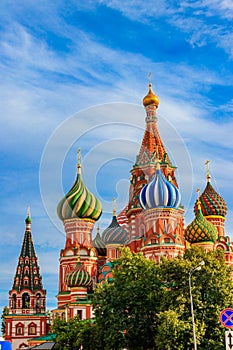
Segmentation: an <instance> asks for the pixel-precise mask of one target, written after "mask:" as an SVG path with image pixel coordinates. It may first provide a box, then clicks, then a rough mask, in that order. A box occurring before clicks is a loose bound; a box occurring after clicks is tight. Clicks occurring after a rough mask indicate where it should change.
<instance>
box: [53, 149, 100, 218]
mask: <svg viewBox="0 0 233 350" xmlns="http://www.w3.org/2000/svg"><path fill="white" fill-rule="evenodd" d="M79 157H80V155H79ZM57 214H58V216H59V218H60V219H61V220H67V219H73V218H79V219H90V220H94V221H96V220H98V219H99V217H100V215H101V214H102V205H101V202H100V201H99V200H98V199H97V198H96V197H95V196H94V195H93V194H92V193H91V192H90V191H89V190H88V189H87V187H86V186H85V184H84V183H83V180H82V175H81V165H80V162H78V174H77V178H76V181H75V183H74V185H73V186H72V188H71V189H70V190H69V192H68V193H67V194H66V195H65V197H64V198H62V200H61V201H60V202H59V204H58V206H57Z"/></svg>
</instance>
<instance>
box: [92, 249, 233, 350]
mask: <svg viewBox="0 0 233 350" xmlns="http://www.w3.org/2000/svg"><path fill="white" fill-rule="evenodd" d="M201 261H204V262H205V265H204V266H203V267H202V269H201V270H200V271H195V272H193V274H192V278H191V281H192V296H193V305H194V313H195V324H196V335H197V343H198V349H200V350H208V349H215V350H218V349H219V350H220V349H224V327H223V326H222V325H221V324H220V321H219V315H220V312H221V310H223V309H224V308H226V307H232V305H233V283H232V275H231V273H232V272H231V269H230V268H229V267H227V266H226V264H225V259H224V254H223V252H222V251H220V250H217V251H212V252H209V253H205V252H204V251H203V249H201V248H199V247H195V248H191V249H188V250H187V251H186V253H185V255H184V256H183V257H177V258H175V259H164V260H163V261H162V263H161V264H159V265H158V264H156V263H155V262H153V261H149V260H147V259H146V258H144V257H143V255H142V254H141V253H139V254H132V253H131V252H130V251H129V249H127V248H124V249H123V250H122V252H121V257H120V258H119V259H118V260H117V262H116V267H115V269H114V271H113V274H114V280H113V282H112V283H106V284H104V285H101V286H98V288H97V289H96V291H95V295H94V301H93V306H94V310H95V316H96V327H97V328H98V335H99V341H100V342H101V344H102V349H106V350H108V349H109V350H110V349H111V350H118V349H123V348H124V347H127V349H134V350H137V349H158V350H159V349H161V350H162V349H165V350H173V349H174V350H179V349H188V348H190V349H191V348H192V347H193V328H192V322H191V311H190V294H189V274H190V271H191V270H192V269H193V268H194V267H196V266H197V265H198V264H199V263H200V262H201Z"/></svg>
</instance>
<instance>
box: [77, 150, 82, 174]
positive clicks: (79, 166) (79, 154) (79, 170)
mask: <svg viewBox="0 0 233 350" xmlns="http://www.w3.org/2000/svg"><path fill="white" fill-rule="evenodd" d="M77 168H78V174H81V150H80V148H79V149H78V165H77Z"/></svg>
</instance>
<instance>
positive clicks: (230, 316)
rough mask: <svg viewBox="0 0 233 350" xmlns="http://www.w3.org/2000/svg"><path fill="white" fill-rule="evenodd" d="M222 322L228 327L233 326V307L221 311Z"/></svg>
mask: <svg viewBox="0 0 233 350" xmlns="http://www.w3.org/2000/svg"><path fill="white" fill-rule="evenodd" d="M220 322H221V324H222V325H223V326H224V327H226V328H233V309H229V308H228V309H224V310H222V311H221V313H220Z"/></svg>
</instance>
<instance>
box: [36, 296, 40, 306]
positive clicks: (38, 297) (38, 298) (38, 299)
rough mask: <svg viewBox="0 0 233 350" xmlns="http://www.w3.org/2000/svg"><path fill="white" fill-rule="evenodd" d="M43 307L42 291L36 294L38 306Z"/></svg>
mask: <svg viewBox="0 0 233 350" xmlns="http://www.w3.org/2000/svg"><path fill="white" fill-rule="evenodd" d="M40 307H41V295H40V293H37V294H36V308H37V309H38V308H40Z"/></svg>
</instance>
